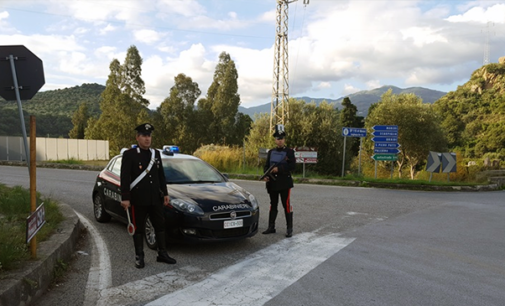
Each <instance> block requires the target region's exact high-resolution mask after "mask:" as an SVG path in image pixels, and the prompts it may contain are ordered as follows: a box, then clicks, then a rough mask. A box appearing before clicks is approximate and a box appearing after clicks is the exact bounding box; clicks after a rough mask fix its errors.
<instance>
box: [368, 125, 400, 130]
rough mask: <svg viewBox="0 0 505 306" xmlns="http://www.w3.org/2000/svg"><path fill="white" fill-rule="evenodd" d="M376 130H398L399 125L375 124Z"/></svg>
mask: <svg viewBox="0 0 505 306" xmlns="http://www.w3.org/2000/svg"><path fill="white" fill-rule="evenodd" d="M372 129H373V130H374V131H398V126H397V125H374V126H373V127H372Z"/></svg>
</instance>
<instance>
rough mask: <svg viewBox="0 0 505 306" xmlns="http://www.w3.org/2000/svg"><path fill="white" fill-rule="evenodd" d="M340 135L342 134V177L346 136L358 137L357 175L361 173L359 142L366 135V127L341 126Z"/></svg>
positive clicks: (360, 142)
mask: <svg viewBox="0 0 505 306" xmlns="http://www.w3.org/2000/svg"><path fill="white" fill-rule="evenodd" d="M342 136H344V154H343V157H342V177H344V168H345V146H346V143H347V137H359V166H358V175H359V174H361V144H362V139H363V137H366V129H364V128H351V127H343V128H342Z"/></svg>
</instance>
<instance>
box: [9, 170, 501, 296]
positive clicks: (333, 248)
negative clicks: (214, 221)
mask: <svg viewBox="0 0 505 306" xmlns="http://www.w3.org/2000/svg"><path fill="white" fill-rule="evenodd" d="M96 175H97V172H92V171H79V170H58V169H46V168H38V169H37V190H38V191H39V192H41V193H42V194H44V195H45V196H48V197H51V198H54V199H57V200H59V201H61V202H64V203H66V204H68V205H70V206H71V207H72V208H73V209H74V210H75V211H76V212H77V213H78V215H79V216H80V218H81V220H82V221H83V223H84V224H85V225H86V227H87V232H86V234H85V235H83V239H82V241H81V244H80V246H79V250H78V251H79V252H77V253H76V255H75V260H73V262H72V263H71V265H70V269H69V271H68V273H67V275H66V276H65V278H64V279H63V280H61V281H60V282H58V283H56V284H55V285H54V286H52V288H51V290H50V291H49V292H48V293H46V295H45V296H44V297H43V298H42V299H41V301H40V304H38V305H42V306H44V305H69V304H73V305H112V304H114V305H276V306H279V305H281V306H282V305H289V306H293V305H479V306H481V305H503V301H505V291H504V290H503V288H505V256H504V251H505V241H504V233H505V222H503V220H504V219H505V200H504V199H505V192H504V191H494V192H420V191H406V190H388V189H374V188H360V187H338V186H320V185H306V184H297V185H296V186H295V188H294V189H293V191H292V203H293V206H294V212H295V214H294V225H295V227H294V229H295V235H294V236H293V238H291V239H286V238H285V237H284V222H285V221H284V216H283V215H280V216H279V217H278V222H277V224H278V226H277V228H278V232H277V234H274V235H261V234H258V235H256V236H254V237H252V238H250V239H246V240H243V241H238V242H231V243H219V244H204V245H182V244H175V245H170V246H169V254H170V255H171V256H173V257H174V258H176V259H177V260H178V263H177V264H176V265H163V264H161V263H157V262H156V261H155V256H156V254H155V252H154V251H148V252H147V255H146V267H145V268H144V269H135V268H134V264H133V243H132V241H131V238H130V237H129V236H128V234H127V232H126V226H125V225H124V224H122V223H119V222H114V221H112V222H110V223H106V224H101V223H97V222H96V221H95V220H94V217H93V214H92V202H91V190H92V187H93V184H94V181H95V177H96ZM234 182H236V183H237V184H239V185H241V186H243V187H244V188H246V189H248V190H249V191H251V192H252V193H253V194H255V196H256V197H257V198H258V200H259V202H260V209H261V214H260V230H263V229H264V228H266V225H267V215H268V213H267V211H268V206H269V203H268V198H267V194H266V192H265V188H264V183H262V182H256V181H242V180H235V181H234ZM0 183H3V184H7V185H21V186H25V187H28V184H29V179H28V170H27V168H25V167H8V166H2V167H0Z"/></svg>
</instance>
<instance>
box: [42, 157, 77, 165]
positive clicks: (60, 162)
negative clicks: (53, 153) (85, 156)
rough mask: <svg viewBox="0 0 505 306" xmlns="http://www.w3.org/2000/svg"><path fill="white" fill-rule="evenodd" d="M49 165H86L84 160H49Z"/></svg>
mask: <svg viewBox="0 0 505 306" xmlns="http://www.w3.org/2000/svg"><path fill="white" fill-rule="evenodd" d="M47 162H48V163H51V164H66V165H84V162H83V161H82V160H78V159H73V158H71V159H61V160H48V161H47Z"/></svg>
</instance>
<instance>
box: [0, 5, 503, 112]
mask: <svg viewBox="0 0 505 306" xmlns="http://www.w3.org/2000/svg"><path fill="white" fill-rule="evenodd" d="M305 2H308V4H304V3H305ZM276 15H277V1H276V0H0V46H3V45H24V46H25V47H27V48H28V49H29V50H30V51H32V52H33V53H34V54H36V55H37V56H38V57H39V58H40V59H41V60H42V61H43V66H44V75H45V85H44V86H43V87H42V89H41V91H46V90H55V89H62V88H67V87H74V86H80V85H82V84H83V83H98V84H102V85H105V83H106V81H107V77H108V74H109V72H110V70H109V64H110V63H111V61H112V60H113V59H117V60H119V61H120V62H123V61H124V59H125V57H126V51H127V50H128V48H129V47H130V46H132V45H134V46H136V47H137V49H138V50H139V52H140V55H141V57H142V58H143V64H142V79H143V80H144V82H145V86H146V94H145V98H147V99H148V100H149V102H150V105H149V108H151V109H156V108H157V107H158V106H159V105H160V104H161V102H163V100H164V99H165V98H166V97H168V96H169V93H170V88H171V87H172V86H173V85H174V77H175V76H176V75H178V74H180V73H184V74H185V75H186V76H189V77H191V78H192V80H193V81H194V82H196V83H198V85H199V88H200V90H201V91H202V96H205V94H206V92H207V89H208V88H209V86H210V84H211V83H212V79H213V74H214V71H215V68H216V65H217V64H218V61H219V54H220V53H222V52H226V53H228V54H229V55H230V57H231V59H232V60H233V61H234V62H235V65H236V68H237V71H238V76H239V78H238V86H239V89H238V93H239V94H240V98H241V104H240V105H241V106H243V107H247V108H248V107H252V106H257V105H261V104H265V103H270V102H271V99H272V98H271V97H272V88H273V79H274V44H275V36H276ZM288 16H289V20H288V41H289V42H288V46H289V47H288V54H289V95H290V96H292V97H302V96H306V97H311V98H326V99H338V98H341V97H345V96H346V95H349V94H352V93H355V92H358V91H361V90H370V89H374V88H378V87H381V86H384V85H393V86H397V87H400V88H408V87H425V88H430V89H434V90H440V91H444V92H449V91H454V90H456V89H457V87H458V86H459V85H463V84H464V83H465V82H466V81H468V80H469V79H470V76H471V74H472V72H473V71H475V70H476V69H478V68H480V67H482V65H483V64H484V63H485V62H486V59H487V60H488V62H489V63H497V62H498V59H499V58H500V57H502V56H505V2H504V1H503V0H502V1H485V0H482V1H451V0H445V1H444V0H437V1H435V0H433V1H432V0H422V1H411V0H388V1H381V0H368V1H367V0H309V1H307V0H298V1H293V2H291V3H290V4H289V14H288Z"/></svg>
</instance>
